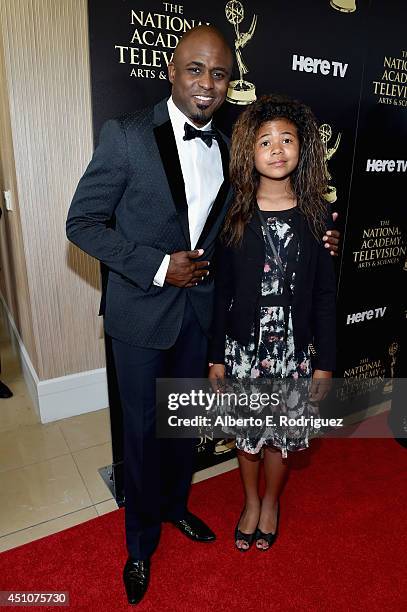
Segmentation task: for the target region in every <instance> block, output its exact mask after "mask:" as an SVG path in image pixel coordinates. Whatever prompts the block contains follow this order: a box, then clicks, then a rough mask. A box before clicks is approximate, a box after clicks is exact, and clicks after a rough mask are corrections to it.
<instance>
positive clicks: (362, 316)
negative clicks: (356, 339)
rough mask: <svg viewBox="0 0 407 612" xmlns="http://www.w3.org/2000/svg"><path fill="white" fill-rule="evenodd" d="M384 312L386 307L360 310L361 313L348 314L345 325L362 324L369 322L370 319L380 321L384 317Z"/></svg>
mask: <svg viewBox="0 0 407 612" xmlns="http://www.w3.org/2000/svg"><path fill="white" fill-rule="evenodd" d="M386 310H387V306H380V307H379V308H371V309H370V310H362V311H361V312H354V313H353V314H348V316H347V317H346V325H352V324H353V323H362V322H363V321H370V320H371V319H381V318H382V317H384V314H385V312H386Z"/></svg>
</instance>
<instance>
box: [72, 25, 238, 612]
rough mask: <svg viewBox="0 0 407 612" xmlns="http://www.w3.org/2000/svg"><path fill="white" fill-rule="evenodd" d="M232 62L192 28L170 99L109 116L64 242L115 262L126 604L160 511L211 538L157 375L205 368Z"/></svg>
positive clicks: (211, 34) (111, 315)
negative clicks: (163, 432)
mask: <svg viewBox="0 0 407 612" xmlns="http://www.w3.org/2000/svg"><path fill="white" fill-rule="evenodd" d="M232 65H233V56H232V53H231V51H230V49H229V47H228V45H227V43H226V42H225V40H224V38H223V36H222V35H221V34H220V33H219V32H218V31H217V30H216V29H215V28H213V27H208V26H200V27H198V28H196V29H194V30H191V31H189V32H188V33H187V34H185V35H184V37H183V38H182V40H181V42H180V43H179V45H178V47H177V49H176V51H175V53H174V58H173V61H172V62H171V63H170V64H169V67H168V71H169V79H170V81H171V83H172V96H171V98H170V99H169V100H168V101H167V100H163V101H161V102H160V103H159V104H157V105H156V106H154V107H152V108H148V109H146V110H143V111H139V112H136V113H134V114H132V115H130V116H126V117H123V118H121V119H117V120H112V121H108V122H107V123H106V124H105V125H104V127H103V129H102V131H101V134H100V141H99V146H98V147H97V149H96V151H95V153H94V156H93V159H92V161H91V162H90V164H89V166H88V168H87V170H86V172H85V174H84V176H83V177H82V179H81V181H80V182H79V185H78V188H77V190H76V193H75V196H74V198H73V201H72V204H71V208H70V210H69V214H68V219H67V236H68V238H69V240H71V241H72V242H73V243H75V244H76V245H78V246H79V247H80V248H81V249H83V250H84V251H86V252H87V253H89V254H90V255H92V256H93V257H96V258H97V259H99V260H100V261H102V262H103V263H104V264H105V265H106V266H108V269H109V277H108V282H107V290H106V307H105V329H106V332H107V334H109V335H110V336H111V338H112V344H113V354H114V359H115V365H116V370H117V376H118V382H119V390H120V398H121V403H122V407H123V419H124V425H123V429H124V449H125V450H124V453H125V459H124V464H125V498H126V510H125V513H126V539H127V547H128V550H129V559H128V561H127V563H126V566H125V570H124V581H125V585H126V590H127V595H128V599H129V602H130V603H137V602H138V601H140V600H141V599H142V597H143V595H144V593H145V591H146V589H147V586H148V581H149V567H150V562H149V559H150V556H151V555H152V553H153V551H154V550H155V548H156V546H157V543H158V539H159V534H160V526H161V523H162V522H163V521H170V522H171V523H173V524H174V525H175V526H176V527H177V528H179V529H180V530H181V531H182V532H183V533H184V534H185V535H187V536H188V537H190V538H191V539H193V540H195V541H198V542H209V541H212V540H214V539H215V535H214V534H213V532H212V531H211V530H210V529H209V528H208V527H207V526H206V525H205V524H204V523H203V522H202V521H201V520H200V519H199V518H198V517H196V516H194V515H192V514H191V513H189V512H188V510H187V497H188V491H189V487H190V483H191V477H192V469H193V453H194V443H193V440H159V439H157V438H156V435H155V409H156V406H155V380H156V378H160V377H175V378H200V377H203V376H205V375H206V366H207V361H206V359H207V356H206V355H207V333H208V330H209V325H210V322H211V312H212V297H213V286H212V285H213V283H212V280H211V277H210V274H209V269H208V268H209V262H210V259H211V257H212V255H213V250H214V242H215V239H216V236H217V234H218V231H219V228H220V225H221V223H222V220H223V218H224V215H225V212H226V208H227V206H228V198H230V196H229V195H228V192H229V183H228V147H227V142H226V141H225V138H224V137H223V136H222V135H221V134H220V133H219V132H218V131H215V130H213V129H212V126H211V118H212V115H213V113H214V112H215V111H216V109H217V108H218V107H219V106H220V105H221V104H222V103H223V101H224V99H225V96H226V92H227V87H228V83H229V79H230V76H231V71H232ZM112 220H113V221H114V228H113V227H112ZM192 249H193V250H192Z"/></svg>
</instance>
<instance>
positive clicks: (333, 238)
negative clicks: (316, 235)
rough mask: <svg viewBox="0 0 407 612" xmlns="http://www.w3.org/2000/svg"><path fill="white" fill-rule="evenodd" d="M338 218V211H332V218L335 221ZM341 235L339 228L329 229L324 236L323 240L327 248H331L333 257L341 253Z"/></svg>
mask: <svg viewBox="0 0 407 612" xmlns="http://www.w3.org/2000/svg"><path fill="white" fill-rule="evenodd" d="M337 218H338V213H336V212H334V213H332V219H333V220H334V222H335V221H336V220H337ZM340 237H341V233H340V232H338V230H328V231H327V232H326V233H325V235H324V236H323V238H322V240H323V241H324V242H325V248H326V249H330V251H329V252H330V254H331V255H332V256H333V257H337V256H338V254H339V238H340Z"/></svg>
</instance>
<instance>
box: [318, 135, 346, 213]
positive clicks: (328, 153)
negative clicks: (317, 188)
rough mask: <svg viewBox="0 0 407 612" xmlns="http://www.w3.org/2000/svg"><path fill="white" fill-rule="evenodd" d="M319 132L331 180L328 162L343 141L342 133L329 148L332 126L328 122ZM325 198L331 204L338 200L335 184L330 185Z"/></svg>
mask: <svg viewBox="0 0 407 612" xmlns="http://www.w3.org/2000/svg"><path fill="white" fill-rule="evenodd" d="M319 133H320V136H321V140H322V143H323V145H324V151H325V163H326V169H327V174H328V181H330V180H331V178H332V177H331V175H330V174H329V170H328V162H329V160H330V159H331V158H332V157H333V156H334V155H335V153H336V152H337V150H338V148H339V143H340V141H341V136H342V134H341V133H339V134H338V137H337V139H336V142H335V144H334V146H333V147H330V148H329V149H328V143H329V141H330V140H331V138H332V128H331V126H330V125H328V124H327V123H324V124H323V125H321V126H320V128H319ZM324 198H325V200H326V201H327V202H329V203H330V204H333V203H334V202H336V200H337V195H336V187H334V186H333V185H328V186H327V190H326V193H325V194H324Z"/></svg>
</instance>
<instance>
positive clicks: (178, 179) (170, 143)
mask: <svg viewBox="0 0 407 612" xmlns="http://www.w3.org/2000/svg"><path fill="white" fill-rule="evenodd" d="M163 104H164V105H165V108H164V107H163ZM155 123H156V126H155V127H154V136H155V139H156V142H157V146H158V150H159V153H160V157H161V161H162V164H163V168H164V171H165V174H166V175H167V181H168V185H169V187H170V190H171V195H172V199H173V200H174V204H175V208H176V209H177V213H178V217H179V220H180V223H181V227H182V232H183V234H184V237H185V241H186V244H187V248H188V249H190V248H191V238H190V236H189V223H188V203H187V198H186V195H185V185H184V179H183V176H182V170H181V164H180V161H179V157H178V150H177V143H176V141H175V136H174V132H173V129H172V125H171V121H170V119H169V116H168V110H167V103H166V100H164V101H162V102H160V104H158V105H157V106H156V107H155Z"/></svg>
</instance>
